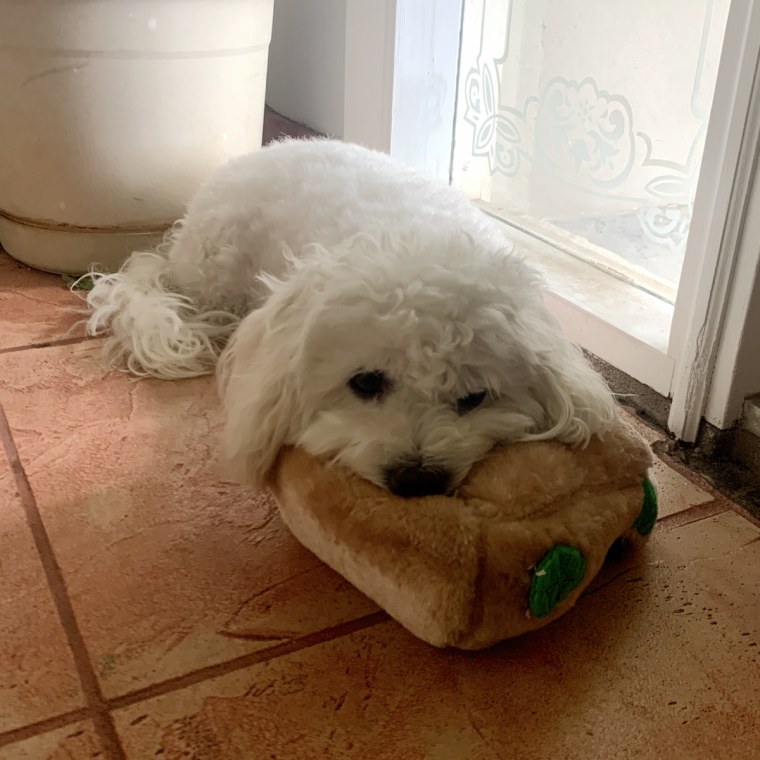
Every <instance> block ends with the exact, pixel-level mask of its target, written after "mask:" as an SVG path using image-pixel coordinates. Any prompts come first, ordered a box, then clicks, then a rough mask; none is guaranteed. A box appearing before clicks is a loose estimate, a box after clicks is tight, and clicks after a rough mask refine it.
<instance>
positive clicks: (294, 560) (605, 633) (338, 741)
mask: <svg viewBox="0 0 760 760" xmlns="http://www.w3.org/2000/svg"><path fill="white" fill-rule="evenodd" d="M0 291H1V294H0V404H1V405H2V407H1V409H2V413H0V434H1V435H2V441H3V444H4V449H5V453H4V454H3V453H2V452H0V573H1V574H2V578H3V583H2V584H1V585H0V760H17V759H21V758H23V759H26V758H28V759H29V760H40V759H42V758H60V759H64V758H65V759H66V760H72V759H74V760H78V759H79V758H91V757H101V758H130V759H131V760H143V759H144V758H152V757H159V758H163V760H174V759H175V758H176V759H179V758H193V759H195V760H236V759H238V758H239V759H240V760H258V759H259V758H261V759H262V760H263V759H265V758H266V759H269V758H276V759H278V760H279V759H280V758H282V759H283V760H311V759H312V758H313V759H314V760H318V759H320V758H361V759H364V758H370V757H372V758H376V760H381V759H382V760H385V759H387V760H412V759H415V760H417V759H419V760H422V759H425V760H427V759H431V760H444V759H451V760H458V759H459V758H462V759H463V760H470V759H479V758H483V759H484V760H485V759H486V758H498V759H500V758H504V759H505V760H522V759H523V758H526V759H528V758H536V759H539V758H540V759H543V758H546V757H557V758H603V759H604V760H608V759H611V758H629V757H631V758H633V757H636V758H663V757H669V758H685V759H688V760H692V759H695V758H696V759H700V758H710V759H711V760H712V759H713V758H733V759H735V758H756V757H758V750H757V747H758V746H760V722H758V720H757V715H758V714H760V688H759V687H758V684H760V657H759V656H758V650H759V647H760V604H759V603H760V530H758V528H757V527H756V526H755V525H753V524H752V523H750V522H749V521H748V520H746V519H745V518H744V517H743V516H742V515H741V514H740V513H739V512H737V511H736V510H734V509H733V508H732V505H731V504H730V503H729V502H727V501H726V500H725V499H724V498H722V497H721V496H720V495H718V494H716V492H715V491H713V490H712V489H711V488H710V486H708V485H707V484H705V483H704V482H701V481H700V480H699V478H698V477H696V476H694V475H693V474H691V473H688V472H684V471H682V470H680V469H679V470H678V471H677V470H675V469H672V468H671V466H670V465H669V463H666V462H658V465H657V469H658V477H659V481H660V484H661V492H662V500H663V503H664V504H663V506H664V509H663V513H662V517H661V519H660V522H659V525H658V528H657V529H656V531H655V534H654V537H653V539H652V541H651V542H650V544H649V546H648V547H647V548H646V549H645V550H643V551H642V552H640V553H638V554H629V555H626V556H625V557H623V558H622V559H620V560H618V561H617V562H616V563H614V564H611V565H609V566H607V567H606V568H605V569H604V570H603V572H602V574H601V575H600V576H599V578H598V579H597V580H596V581H595V582H594V584H593V585H592V587H591V589H590V590H589V591H588V592H587V593H586V594H585V595H584V596H583V597H582V599H581V601H580V602H579V604H578V605H577V607H576V608H575V609H574V610H572V611H571V612H570V613H569V614H568V615H566V616H565V617H563V618H561V619H560V620H559V621H557V622H556V623H555V624H553V625H551V626H550V627H547V628H545V629H542V630H541V631H539V632H537V633H534V634H532V635H529V636H525V637H523V638H520V639H517V640H513V641H510V642H506V643H505V644H502V645H501V646H499V647H496V648H495V649H493V650H491V651H488V652H481V653H475V654H466V653H457V652H447V651H438V650H435V649H432V648H431V647H429V646H427V645H425V644H422V643H420V642H418V641H416V640H415V639H413V638H412V637H411V636H410V635H409V634H407V633H406V632H405V631H404V630H403V629H401V628H400V627H399V626H398V625H396V624H395V623H393V622H390V621H389V620H388V619H387V617H386V616H385V615H384V614H383V613H380V612H378V610H377V609H376V608H375V606H374V605H373V604H372V603H371V602H369V601H368V600H367V599H366V598H365V597H363V596H362V595H361V594H359V593H358V592H357V591H355V590H353V588H352V587H351V586H349V585H348V584H347V583H346V582H345V581H343V580H342V579H341V578H339V577H338V576H337V575H335V574H334V573H332V572H331V571H329V570H328V569H327V568H325V567H324V566H322V565H321V564H320V563H319V562H318V561H317V560H316V559H315V558H314V557H313V556H311V555H310V554H309V553H308V552H307V551H305V550H304V549H302V548H301V547H300V546H299V545H298V544H297V543H296V542H295V541H294V539H293V538H292V537H291V536H290V535H289V534H288V532H287V530H286V529H285V528H284V527H283V525H282V523H281V522H280V520H279V518H278V516H277V513H276V511H275V509H274V508H273V504H272V502H271V501H270V499H269V498H268V497H267V496H266V495H265V494H250V493H246V492H245V491H243V490H242V489H240V488H238V487H236V486H234V485H231V484H229V483H227V482H225V481H224V478H223V473H221V471H220V468H219V467H218V464H217V461H216V448H215V445H214V436H215V433H216V431H217V428H218V423H219V420H218V416H217V403H216V397H215V392H214V389H213V385H212V382H211V381H210V380H207V379H199V380H191V381H182V382H160V381H153V380H146V381H140V382H135V381H133V380H132V379H130V378H129V377H127V376H125V375H121V374H106V373H104V372H103V371H102V370H101V368H100V366H99V364H98V350H99V343H98V341H92V340H86V339H84V338H82V337H81V332H78V331H77V330H76V329H74V330H73V331H70V328H71V327H72V325H73V324H74V323H75V322H76V319H77V317H76V314H75V310H76V308H77V307H78V306H79V301H78V299H77V298H76V297H75V296H73V295H71V294H70V293H68V292H67V290H66V289H65V287H64V285H63V283H62V282H61V281H60V279H58V278H56V277H55V276H52V275H47V274H43V273H38V272H33V271H31V270H28V269H26V268H24V267H22V266H20V265H18V264H16V263H14V262H13V261H12V260H11V259H10V258H9V257H7V256H6V255H5V254H2V255H0ZM637 424H638V425H639V426H640V427H641V429H642V431H643V432H644V434H645V435H646V436H647V437H648V438H649V440H650V441H656V440H658V439H661V438H662V436H661V434H660V433H659V432H658V431H656V430H653V429H650V428H648V427H646V426H645V425H644V424H643V423H641V422H638V423H637Z"/></svg>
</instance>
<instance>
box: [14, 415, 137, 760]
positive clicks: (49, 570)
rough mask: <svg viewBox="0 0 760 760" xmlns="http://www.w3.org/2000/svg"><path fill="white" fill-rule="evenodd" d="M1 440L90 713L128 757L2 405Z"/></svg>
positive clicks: (117, 755)
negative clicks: (103, 692) (104, 696)
mask: <svg viewBox="0 0 760 760" xmlns="http://www.w3.org/2000/svg"><path fill="white" fill-rule="evenodd" d="M0 440H1V441H2V443H3V445H4V447H5V452H6V455H7V457H8V463H9V464H10V467H11V471H12V472H13V476H14V478H15V481H16V488H17V489H18V493H19V497H20V499H21V504H22V506H23V508H24V512H25V514H26V521H27V523H28V524H29V528H30V530H31V532H32V538H33V539H34V543H35V545H36V547H37V553H38V555H39V558H40V562H41V564H42V568H43V570H44V572H45V577H46V578H47V582H48V586H49V588H50V593H51V595H52V597H53V602H54V603H55V606H56V609H57V611H58V617H59V618H60V620H61V625H62V627H63V630H64V633H65V634H66V638H67V640H68V643H69V648H70V649H71V653H72V655H73V657H74V662H75V664H76V667H77V672H78V675H79V680H80V683H81V686H82V693H83V694H84V697H85V699H86V701H87V706H88V707H89V709H90V717H91V719H92V721H93V723H94V724H95V727H96V729H97V731H98V734H99V736H100V739H101V741H102V742H103V745H104V748H105V749H106V752H108V754H109V755H110V756H111V758H112V759H113V760H125V758H126V755H125V754H124V750H123V749H122V747H121V744H120V743H119V737H118V735H117V733H116V727H115V726H114V723H113V718H112V717H111V714H110V713H109V711H108V705H107V704H106V701H105V699H104V698H103V694H102V692H101V690H100V685H99V684H98V679H97V676H96V675H95V670H94V669H93V667H92V662H91V661H90V656H89V653H88V651H87V646H86V645H85V642H84V638H83V637H82V633H81V631H80V630H79V625H78V623H77V620H76V616H75V614H74V608H73V606H72V604H71V600H70V599H69V596H68V592H67V590H66V581H65V580H64V578H63V573H62V572H61V568H60V567H59V566H58V562H57V561H56V559H55V554H54V552H53V547H52V545H51V543H50V537H49V536H48V533H47V530H46V528H45V524H44V522H43V521H42V516H41V515H40V512H39V509H38V508H37V500H36V499H35V496H34V492H33V491H32V487H31V485H30V483H29V478H28V477H27V475H26V472H25V470H24V466H23V464H22V463H21V459H20V458H19V454H18V450H17V448H16V444H15V442H14V440H13V434H12V433H11V428H10V424H9V423H8V418H7V416H6V415H5V411H4V409H3V407H2V406H1V405H0Z"/></svg>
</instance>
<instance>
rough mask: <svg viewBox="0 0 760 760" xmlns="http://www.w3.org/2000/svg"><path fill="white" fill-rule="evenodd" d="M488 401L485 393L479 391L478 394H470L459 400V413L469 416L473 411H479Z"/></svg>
mask: <svg viewBox="0 0 760 760" xmlns="http://www.w3.org/2000/svg"><path fill="white" fill-rule="evenodd" d="M485 399H486V392H485V391H477V392H476V393H468V394H467V395H466V396H462V398H458V399H457V412H458V413H459V414H467V412H471V411H472V410H473V409H477V408H478V407H479V406H480V405H481V404H482V403H483V402H484V401H485Z"/></svg>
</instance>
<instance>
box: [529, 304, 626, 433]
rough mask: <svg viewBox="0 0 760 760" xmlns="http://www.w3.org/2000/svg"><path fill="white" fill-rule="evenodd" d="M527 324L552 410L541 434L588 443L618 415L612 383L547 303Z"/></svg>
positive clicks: (537, 386) (540, 390)
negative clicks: (587, 357) (555, 316)
mask: <svg viewBox="0 0 760 760" xmlns="http://www.w3.org/2000/svg"><path fill="white" fill-rule="evenodd" d="M523 328H524V330H525V333H524V338H523V339H524V341H525V345H526V346H529V347H530V348H531V363H532V366H533V378H534V390H535V397H536V400H537V401H538V402H539V403H540V404H541V406H542V407H543V409H544V412H545V414H546V420H545V422H544V427H545V430H544V432H543V433H542V434H541V435H540V436H537V437H539V438H557V439H558V440H560V441H562V442H563V443H570V444H580V445H585V444H587V443H588V441H589V439H590V437H591V435H593V434H594V433H603V432H604V431H605V430H607V429H608V428H609V427H610V426H611V424H612V422H613V421H614V419H615V402H614V398H613V396H612V393H611V391H610V389H609V387H608V386H607V383H606V382H605V381H604V379H603V378H602V377H601V375H599V374H598V373H597V372H596V371H595V370H594V369H593V368H592V367H591V365H590V364H589V362H588V361H587V360H586V357H585V356H584V355H583V352H582V351H581V350H580V348H578V347H577V346H576V345H575V344H573V343H572V342H571V341H570V340H569V339H568V338H567V337H566V336H565V334H564V332H563V331H562V328H561V326H560V325H559V323H558V322H557V320H556V319H555V318H554V317H553V316H552V315H551V314H550V313H549V311H548V309H546V307H545V306H543V304H541V305H540V306H538V308H537V309H535V311H534V314H533V319H530V320H529V321H528V324H527V325H526V323H525V322H523Z"/></svg>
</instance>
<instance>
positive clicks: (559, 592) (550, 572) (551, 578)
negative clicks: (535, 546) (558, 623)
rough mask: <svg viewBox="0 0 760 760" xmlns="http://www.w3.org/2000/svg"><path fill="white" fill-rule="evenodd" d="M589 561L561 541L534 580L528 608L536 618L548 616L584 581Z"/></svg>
mask: <svg viewBox="0 0 760 760" xmlns="http://www.w3.org/2000/svg"><path fill="white" fill-rule="evenodd" d="M585 574H586V560H585V559H584V557H583V555H582V554H581V552H580V550H579V549H576V548H575V547H574V546H565V545H564V544H557V545H556V546H554V547H552V548H551V549H550V550H549V551H548V552H547V553H546V554H544V556H543V559H542V560H541V561H540V562H539V563H538V565H536V569H535V572H534V573H533V580H532V581H531V583H530V593H529V595H528V609H529V610H530V614H531V615H532V616H533V617H536V618H542V617H546V616H547V615H548V614H549V613H551V612H552V610H554V608H555V607H556V606H557V605H558V604H559V603H560V602H561V601H562V600H563V599H565V598H566V597H567V595H568V594H569V593H570V592H571V591H572V590H573V589H575V588H577V587H578V584H579V583H580V582H581V581H582V580H583V576H584V575H585Z"/></svg>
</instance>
